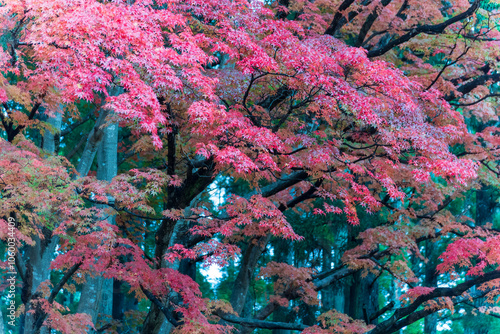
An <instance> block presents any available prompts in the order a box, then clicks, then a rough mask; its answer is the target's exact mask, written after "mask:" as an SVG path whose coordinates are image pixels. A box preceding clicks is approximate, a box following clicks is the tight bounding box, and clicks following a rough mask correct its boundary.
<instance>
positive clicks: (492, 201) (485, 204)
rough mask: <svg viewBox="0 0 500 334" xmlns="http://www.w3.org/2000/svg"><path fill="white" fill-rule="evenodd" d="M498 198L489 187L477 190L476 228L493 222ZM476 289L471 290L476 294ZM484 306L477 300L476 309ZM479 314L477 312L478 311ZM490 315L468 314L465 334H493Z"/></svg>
mask: <svg viewBox="0 0 500 334" xmlns="http://www.w3.org/2000/svg"><path fill="white" fill-rule="evenodd" d="M497 201H498V196H497V195H496V194H495V190H494V189H492V188H491V187H489V186H486V185H482V186H481V188H480V189H478V190H476V221H475V224H476V226H483V225H485V224H487V223H492V222H493V216H494V213H495V208H496V207H497ZM475 290H476V287H473V288H472V289H471V291H472V292H475ZM483 304H484V298H479V299H475V300H474V302H473V305H474V307H476V308H479V307H481V306H482V305H483ZM476 312H477V310H476ZM486 317H488V315H484V314H479V315H477V316H474V315H470V314H468V315H467V317H466V318H465V319H466V320H465V321H464V334H488V333H490V332H491V330H490V329H491V325H490V322H488V321H487V320H486Z"/></svg>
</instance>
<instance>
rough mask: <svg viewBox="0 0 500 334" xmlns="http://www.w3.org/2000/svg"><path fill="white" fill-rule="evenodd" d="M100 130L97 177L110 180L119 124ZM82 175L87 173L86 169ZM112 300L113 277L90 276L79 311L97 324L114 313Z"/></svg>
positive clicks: (116, 152) (115, 164)
mask: <svg viewBox="0 0 500 334" xmlns="http://www.w3.org/2000/svg"><path fill="white" fill-rule="evenodd" d="M98 131H102V142H101V143H100V145H99V148H98V150H97V179H99V180H103V181H108V182H109V181H111V180H112V179H113V177H115V176H116V174H117V154H118V124H115V123H113V124H110V125H109V126H107V127H105V128H102V129H98ZM89 141H90V140H89ZM86 149H87V148H86ZM81 162H82V160H81ZM91 164H92V162H91V161H90V163H88V164H87V163H86V164H85V165H84V167H82V168H87V167H88V168H90V165H91ZM82 166H83V165H82ZM87 173H88V171H87ZM81 175H86V173H85V171H83V173H82V174H81ZM102 209H105V206H102ZM109 221H110V223H113V218H112V217H110V218H109ZM112 300H113V280H112V279H106V278H103V277H99V276H97V277H94V278H88V279H87V281H86V283H85V284H84V285H83V287H82V292H81V298H80V302H79V304H78V313H86V314H89V315H90V316H91V317H92V321H93V322H94V324H97V322H98V320H99V319H98V316H99V314H103V315H106V316H111V315H112V305H113V303H112Z"/></svg>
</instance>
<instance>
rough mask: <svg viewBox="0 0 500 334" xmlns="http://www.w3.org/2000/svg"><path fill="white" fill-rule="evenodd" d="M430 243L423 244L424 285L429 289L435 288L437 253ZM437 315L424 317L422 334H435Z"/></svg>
mask: <svg viewBox="0 0 500 334" xmlns="http://www.w3.org/2000/svg"><path fill="white" fill-rule="evenodd" d="M432 246H433V245H432V242H431V241H429V240H428V241H426V242H425V257H426V258H427V260H428V261H427V263H426V264H425V278H424V285H425V286H429V287H436V286H437V279H438V275H437V273H436V264H437V256H436V255H437V254H436V253H437V252H436V251H435V250H434V247H432ZM437 319H438V317H437V313H436V312H435V313H432V314H430V315H428V316H427V317H425V322H424V333H425V334H437Z"/></svg>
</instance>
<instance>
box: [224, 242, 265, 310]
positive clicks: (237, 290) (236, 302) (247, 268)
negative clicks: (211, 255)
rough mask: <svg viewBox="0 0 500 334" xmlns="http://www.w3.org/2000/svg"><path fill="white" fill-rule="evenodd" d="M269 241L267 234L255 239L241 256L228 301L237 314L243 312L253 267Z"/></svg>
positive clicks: (253, 270)
mask: <svg viewBox="0 0 500 334" xmlns="http://www.w3.org/2000/svg"><path fill="white" fill-rule="evenodd" d="M270 239H271V235H270V234H268V235H267V236H265V237H260V238H258V239H255V240H254V241H255V242H249V243H248V247H247V249H246V251H245V253H244V254H243V257H242V259H241V264H240V270H239V272H238V276H237V277H236V280H235V281H234V285H233V292H232V294H231V298H230V300H229V302H230V303H231V306H232V307H233V310H234V311H235V312H236V313H238V314H240V313H241V311H243V307H244V306H245V299H246V296H247V293H248V288H249V287H250V281H251V280H252V278H253V275H254V272H255V266H256V265H257V261H258V260H259V257H260V256H261V254H262V252H263V251H264V249H265V248H266V245H267V243H268V242H269V240H270Z"/></svg>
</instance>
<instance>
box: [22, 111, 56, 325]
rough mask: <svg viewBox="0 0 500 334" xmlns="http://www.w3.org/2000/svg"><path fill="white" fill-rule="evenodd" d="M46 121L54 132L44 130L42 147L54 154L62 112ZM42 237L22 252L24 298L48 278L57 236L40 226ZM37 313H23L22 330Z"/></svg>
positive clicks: (35, 291) (37, 238)
mask: <svg viewBox="0 0 500 334" xmlns="http://www.w3.org/2000/svg"><path fill="white" fill-rule="evenodd" d="M47 122H48V123H49V124H50V125H52V126H53V127H54V133H52V132H50V131H46V132H45V134H44V136H43V143H42V148H43V149H44V150H46V151H47V152H48V153H51V154H54V153H55V150H56V146H57V145H56V138H58V133H59V132H60V131H61V123H62V114H61V113H58V114H56V115H55V117H51V118H49V119H48V120H47ZM42 233H43V234H44V238H43V239H40V238H39V237H34V238H33V239H34V241H35V244H34V245H33V246H26V251H25V253H24V255H25V257H26V258H25V259H24V262H25V263H26V278H27V279H26V281H25V282H23V294H24V295H25V296H26V297H27V298H26V299H27V300H29V299H34V298H37V297H38V295H39V294H38V293H37V289H38V287H39V286H40V284H41V283H42V282H44V281H46V280H48V279H50V271H51V270H50V264H51V263H52V260H53V259H54V252H55V250H56V247H57V244H58V243H59V238H58V237H54V236H52V231H50V230H49V229H48V228H46V227H44V228H42ZM37 316H39V314H37V313H32V312H29V313H25V315H24V324H22V325H21V328H22V332H24V333H26V334H30V333H32V331H33V326H34V324H35V321H36V320H35V319H36V317H37ZM21 320H23V319H21ZM40 333H41V334H44V333H48V330H47V329H46V328H42V329H41V331H40Z"/></svg>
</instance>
